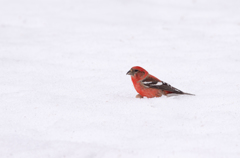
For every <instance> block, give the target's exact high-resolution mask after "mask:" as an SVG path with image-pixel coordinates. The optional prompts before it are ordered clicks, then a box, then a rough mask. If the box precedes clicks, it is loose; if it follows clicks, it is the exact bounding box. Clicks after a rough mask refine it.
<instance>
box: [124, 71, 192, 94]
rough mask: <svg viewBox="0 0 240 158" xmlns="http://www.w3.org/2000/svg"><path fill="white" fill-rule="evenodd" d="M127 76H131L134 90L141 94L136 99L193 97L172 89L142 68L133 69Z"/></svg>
mask: <svg viewBox="0 0 240 158" xmlns="http://www.w3.org/2000/svg"><path fill="white" fill-rule="evenodd" d="M127 75H131V79H132V82H133V85H134V88H135V89H136V91H137V92H138V93H139V94H138V95H136V98H143V97H147V98H153V97H161V96H162V95H167V94H187V95H193V94H190V93H184V92H182V91H181V90H179V89H177V88H174V87H172V86H171V85H170V84H168V83H166V82H163V81H161V80H159V79H158V78H156V77H154V76H152V75H150V74H149V73H148V72H147V71H146V70H145V69H143V68H142V67H140V66H134V67H132V68H131V69H130V70H129V71H128V72H127Z"/></svg>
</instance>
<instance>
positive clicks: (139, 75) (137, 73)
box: [127, 66, 148, 80]
mask: <svg viewBox="0 0 240 158" xmlns="http://www.w3.org/2000/svg"><path fill="white" fill-rule="evenodd" d="M127 75H131V77H133V78H136V79H139V80H141V79H143V78H144V77H145V76H147V75H148V72H147V71H146V70H145V69H144V68H142V67H140V66H134V67H132V68H131V69H130V70H129V71H128V72H127Z"/></svg>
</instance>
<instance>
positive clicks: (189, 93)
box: [183, 92, 195, 96]
mask: <svg viewBox="0 0 240 158" xmlns="http://www.w3.org/2000/svg"><path fill="white" fill-rule="evenodd" d="M183 94H185V95H194V96H195V94H191V93H185V92H183Z"/></svg>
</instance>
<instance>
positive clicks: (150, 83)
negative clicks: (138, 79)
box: [142, 77, 186, 94]
mask: <svg viewBox="0 0 240 158" xmlns="http://www.w3.org/2000/svg"><path fill="white" fill-rule="evenodd" d="M142 83H143V85H144V86H146V87H148V88H155V89H161V90H164V91H168V92H171V93H176V94H186V93H184V92H183V91H181V90H179V89H177V88H175V87H172V86H171V85H170V84H168V83H166V82H163V81H160V80H158V79H156V78H154V77H147V78H146V79H144V80H143V81H142Z"/></svg>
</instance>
